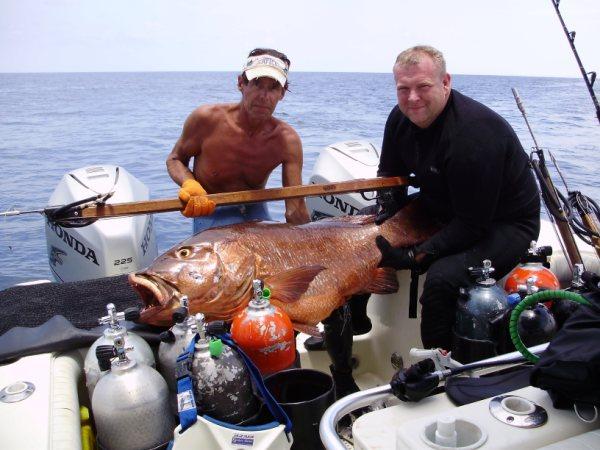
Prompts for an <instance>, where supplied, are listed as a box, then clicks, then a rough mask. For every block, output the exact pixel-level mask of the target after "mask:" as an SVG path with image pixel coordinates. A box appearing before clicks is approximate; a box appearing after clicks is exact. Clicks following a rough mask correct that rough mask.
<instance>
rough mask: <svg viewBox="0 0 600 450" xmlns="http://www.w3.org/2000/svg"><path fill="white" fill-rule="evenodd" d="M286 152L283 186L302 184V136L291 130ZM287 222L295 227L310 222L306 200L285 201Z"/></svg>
mask: <svg viewBox="0 0 600 450" xmlns="http://www.w3.org/2000/svg"><path fill="white" fill-rule="evenodd" d="M284 139H285V143H286V147H287V148H286V151H285V157H284V159H283V163H282V177H281V178H282V184H283V186H284V187H285V186H298V185H301V184H302V163H303V155H302V142H301V141H300V136H298V134H297V133H296V132H295V131H294V130H292V129H291V128H290V130H289V131H287V132H286V136H285V138H284ZM285 221H286V222H288V223H291V224H294V225H300V224H303V223H307V222H310V215H309V214H308V209H307V208H306V202H305V201H304V198H292V199H288V200H286V201H285Z"/></svg>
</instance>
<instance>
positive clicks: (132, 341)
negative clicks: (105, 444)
mask: <svg viewBox="0 0 600 450" xmlns="http://www.w3.org/2000/svg"><path fill="white" fill-rule="evenodd" d="M106 310H107V312H108V314H107V315H106V316H104V317H101V318H99V319H98V323H99V324H100V325H108V327H106V329H105V330H104V333H103V335H102V336H100V337H99V338H98V339H96V341H95V342H94V343H93V344H92V345H91V347H90V348H89V350H88V352H87V354H86V356H85V361H84V365H83V367H84V372H85V384H86V386H87V388H88V393H89V396H90V399H91V398H92V395H93V393H94V387H95V386H96V383H97V382H98V379H99V378H100V377H101V376H102V375H103V374H102V373H101V371H100V368H99V366H98V359H97V358H96V347H98V346H99V345H111V346H112V345H113V342H114V338H115V337H123V339H124V345H125V346H126V347H133V351H132V353H131V355H130V357H131V358H132V359H135V360H136V361H138V362H140V363H142V364H146V365H148V366H151V367H155V365H156V363H155V361H154V353H152V349H151V348H150V346H149V345H148V343H147V342H146V341H145V340H144V339H143V338H141V337H139V336H138V335H136V334H134V333H130V332H128V331H127V330H126V329H125V327H124V326H122V325H121V324H120V323H119V322H121V321H123V320H137V319H138V318H139V311H138V310H137V308H128V309H126V310H125V311H124V312H116V308H115V305H114V304H112V303H109V304H108V305H106Z"/></svg>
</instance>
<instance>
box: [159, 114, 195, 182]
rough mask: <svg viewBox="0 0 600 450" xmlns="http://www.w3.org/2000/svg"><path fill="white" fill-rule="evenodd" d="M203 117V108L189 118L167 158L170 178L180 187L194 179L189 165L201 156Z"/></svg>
mask: <svg viewBox="0 0 600 450" xmlns="http://www.w3.org/2000/svg"><path fill="white" fill-rule="evenodd" d="M202 117H203V114H202V108H198V109H196V110H195V111H193V112H192V113H191V114H190V115H189V116H188V118H187V119H186V121H185V123H184V124H183V131H182V132H181V136H180V137H179V139H178V140H177V142H176V143H175V146H174V147H173V150H171V153H169V156H167V171H168V172H169V176H170V177H171V178H172V179H173V181H175V183H177V184H178V185H180V186H181V185H182V184H183V182H184V181H185V180H189V179H192V180H193V179H194V174H193V173H192V171H191V170H190V169H189V163H190V159H192V157H198V156H199V155H200V148H201V146H202V140H201V133H200V132H201V129H202V120H203V119H202Z"/></svg>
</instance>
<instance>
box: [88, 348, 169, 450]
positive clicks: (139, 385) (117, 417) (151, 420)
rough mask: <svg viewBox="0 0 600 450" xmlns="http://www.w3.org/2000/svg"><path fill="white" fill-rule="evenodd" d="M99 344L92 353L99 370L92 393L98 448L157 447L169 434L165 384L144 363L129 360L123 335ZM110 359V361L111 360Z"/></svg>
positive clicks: (164, 442)
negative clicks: (100, 374) (99, 376)
mask: <svg viewBox="0 0 600 450" xmlns="http://www.w3.org/2000/svg"><path fill="white" fill-rule="evenodd" d="M113 340H114V345H112V346H111V345H100V346H97V347H96V351H95V354H96V355H97V359H98V362H99V367H100V370H102V371H106V370H109V369H110V372H107V373H106V374H105V375H104V376H103V377H101V378H100V379H99V380H98V383H97V384H96V387H95V389H94V394H93V396H92V411H93V413H94V421H95V423H96V431H97V438H98V443H99V447H100V448H101V449H103V450H145V449H154V448H158V447H161V446H163V445H165V444H167V442H168V441H169V440H171V438H172V436H173V429H174V428H175V418H174V416H173V415H172V414H169V400H168V392H169V389H168V388H167V383H166V382H165V380H164V379H163V378H162V377H161V376H160V374H159V373H158V372H157V371H156V370H154V369H153V368H151V367H149V366H148V365H146V364H140V363H138V362H136V361H135V360H133V359H129V358H128V357H127V355H126V351H128V350H131V349H130V348H125V343H124V337H123V336H115V337H114V338H113ZM111 360H112V361H111Z"/></svg>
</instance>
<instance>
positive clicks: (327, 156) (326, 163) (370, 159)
mask: <svg viewBox="0 0 600 450" xmlns="http://www.w3.org/2000/svg"><path fill="white" fill-rule="evenodd" d="M379 155H380V151H379V149H377V148H375V146H374V145H373V144H371V143H369V142H367V141H346V142H338V143H335V144H331V145H329V146H327V147H325V148H324V149H323V150H322V151H321V153H320V154H319V157H318V158H317V161H316V162H315V165H314V167H313V174H312V175H311V177H310V178H309V180H308V182H309V183H310V184H320V183H332V182H335V181H346V180H354V179H358V178H375V177H376V176H377V168H378V167H379ZM373 204H375V193H374V192H373V193H371V192H364V193H356V192H354V193H347V194H335V195H322V196H320V197H308V198H307V199H306V206H307V207H308V210H309V211H310V214H311V218H312V220H317V219H320V218H323V217H332V216H341V215H353V214H356V213H357V212H358V211H359V210H360V209H362V208H364V207H365V206H369V205H373Z"/></svg>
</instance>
